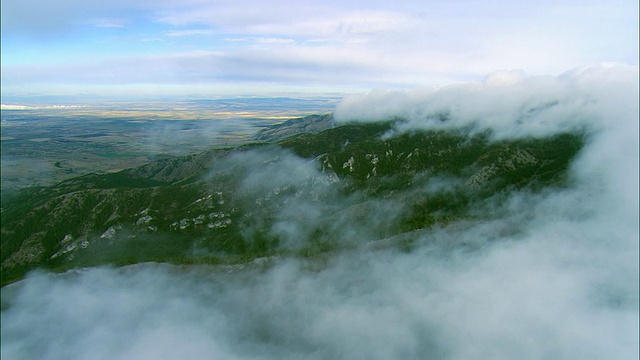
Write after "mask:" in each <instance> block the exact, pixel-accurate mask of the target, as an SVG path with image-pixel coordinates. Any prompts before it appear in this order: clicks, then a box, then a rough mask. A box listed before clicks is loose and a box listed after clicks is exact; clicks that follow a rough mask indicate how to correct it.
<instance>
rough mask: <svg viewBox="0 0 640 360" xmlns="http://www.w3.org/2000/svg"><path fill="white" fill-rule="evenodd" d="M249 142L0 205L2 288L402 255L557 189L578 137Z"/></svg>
mask: <svg viewBox="0 0 640 360" xmlns="http://www.w3.org/2000/svg"><path fill="white" fill-rule="evenodd" d="M325 128H326V129H325ZM322 129H324V130H323V131H319V130H322ZM318 131H319V132H318ZM314 132H315V133H314ZM257 139H258V140H273V141H270V142H265V141H262V142H258V143H255V144H251V145H245V146H241V147H238V148H233V149H212V150H209V151H206V152H203V153H199V154H193V155H189V156H183V157H176V158H171V159H163V160H159V161H155V162H152V163H149V164H146V165H144V166H141V167H137V168H132V169H127V170H124V171H121V172H118V173H114V174H100V175H98V174H90V175H86V176H82V177H78V178H74V179H71V180H67V181H64V182H61V183H59V184H57V185H55V186H51V187H43V188H37V189H28V190H25V191H23V192H21V193H20V194H18V195H16V196H13V197H11V198H3V204H2V227H1V234H2V256H1V259H0V261H1V269H2V284H3V285H4V284H7V283H9V282H12V281H15V280H17V279H20V278H21V277H22V276H23V275H24V274H25V273H26V272H27V271H29V270H30V269H33V268H36V267H46V268H49V269H53V270H60V271H62V270H66V269H70V268H74V267H86V266H94V265H98V264H105V263H113V264H117V265H124V264H131V263H137V262H145V261H156V262H171V263H179V264H193V263H209V264H238V263H246V262H250V261H253V260H256V259H258V258H265V257H271V256H302V257H322V256H325V255H326V254H330V253H331V252H333V251H337V250H339V249H344V248H354V247H358V246H382V245H381V244H383V246H392V247H397V248H398V249H399V250H401V251H411V248H412V239H413V237H414V236H413V235H412V234H415V232H416V231H417V232H419V231H421V230H424V229H429V228H432V227H434V226H446V225H447V224H451V223H452V222H459V221H462V220H464V221H484V220H488V219H491V218H492V217H495V216H498V214H494V213H487V212H484V211H483V210H482V209H483V204H484V203H486V202H488V201H490V202H492V203H496V202H500V201H501V199H504V198H506V195H507V194H509V193H512V192H514V191H523V192H539V191H544V190H545V189H547V188H550V187H563V186H568V185H569V184H570V181H571V179H570V176H569V173H568V169H569V166H570V164H571V161H572V160H573V159H574V157H575V156H576V155H577V153H578V152H579V151H580V149H581V148H582V146H583V145H584V142H585V138H584V135H583V134H581V133H564V134H559V135H555V136H553V137H549V138H524V139H518V140H501V141H497V140H494V139H492V136H491V134H490V133H488V132H485V133H474V132H472V131H467V130H456V131H421V132H413V133H395V132H394V123H393V122H379V123H368V124H347V125H342V126H338V127H333V126H332V122H331V116H330V115H325V116H313V117H306V118H300V119H295V120H292V121H289V122H285V123H283V124H280V125H279V126H277V127H274V128H271V129H266V130H264V131H263V132H262V133H261V134H259V136H258V137H257ZM371 217H378V218H379V221H376V222H374V223H375V224H376V225H375V226H371V221H370V218H371ZM345 229H349V231H346V230H345ZM350 231H351V232H353V231H357V232H358V234H359V236H358V237H354V236H351V235H350V233H349V232H350ZM356 238H357V240H356Z"/></svg>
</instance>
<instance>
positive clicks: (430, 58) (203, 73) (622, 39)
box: [2, 0, 638, 96]
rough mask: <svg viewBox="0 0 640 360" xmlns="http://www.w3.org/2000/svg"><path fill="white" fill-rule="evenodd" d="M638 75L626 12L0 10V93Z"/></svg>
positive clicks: (281, 89) (28, 3) (170, 6)
mask: <svg viewBox="0 0 640 360" xmlns="http://www.w3.org/2000/svg"><path fill="white" fill-rule="evenodd" d="M603 62H613V63H623V64H629V65H633V66H637V65H638V3H637V1H636V0H612V1H591V0H586V1H574V0H569V1H548V0H542V1H538V2H531V1H520V0H518V1H509V2H500V1H493V0H490V1H474V0H459V1H456V0H454V1H444V0H432V1H404V0H400V1H395V2H389V1H359V0H347V1H344V0H341V1H336V0H330V1H292V0H281V1H257V0H248V1H215V0H180V1H178V0H158V1H151V0H113V1H110V2H108V3H107V2H102V1H86V0H84V1H83V0H56V1H49V0H2V94H3V96H5V95H26V94H41V95H74V94H84V95H86V94H89V95H97V96H99V95H101V94H109V95H114V94H115V95H123V96H127V95H129V94H150V95H158V94H166V95H178V96H181V95H182V96H186V95H190V94H204V95H207V94H210V95H217V94H275V93H344V92H358V91H367V90H370V89H373V88H387V89H398V88H400V89H403V88H415V87H422V86H431V85H445V84H449V83H457V82H465V81H477V80H480V79H482V78H483V77H485V76H486V75H488V74H490V73H492V72H494V71H498V70H510V69H520V70H523V71H524V72H525V73H527V74H530V75H538V74H553V75H555V74H559V73H562V72H563V71H566V70H569V69H572V68H575V67H580V66H589V65H594V64H599V63H603Z"/></svg>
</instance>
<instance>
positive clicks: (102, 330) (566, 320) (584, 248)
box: [1, 67, 639, 359]
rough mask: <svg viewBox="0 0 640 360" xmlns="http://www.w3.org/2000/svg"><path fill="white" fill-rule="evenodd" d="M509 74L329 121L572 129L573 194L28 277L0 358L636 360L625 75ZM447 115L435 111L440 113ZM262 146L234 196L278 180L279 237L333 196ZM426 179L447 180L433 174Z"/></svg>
mask: <svg viewBox="0 0 640 360" xmlns="http://www.w3.org/2000/svg"><path fill="white" fill-rule="evenodd" d="M512 75H513V74H512ZM516 75H517V74H516ZM507 78H508V79H506V80H508V81H507V83H505V78H504V77H503V78H502V79H500V81H498V80H496V78H494V79H493V80H492V79H489V80H487V81H486V82H485V83H483V84H473V85H460V86H455V87H447V88H443V89H440V90H428V91H425V92H412V93H404V92H402V93H389V92H385V93H382V92H379V93H377V94H372V95H369V96H365V97H360V98H351V99H346V100H345V101H344V102H343V103H342V105H341V106H340V107H339V109H338V111H337V112H336V114H337V115H340V117H341V119H343V120H344V121H347V120H349V121H352V120H364V121H369V120H370V121H373V120H376V119H384V118H389V117H398V116H401V117H403V118H405V119H406V121H405V122H404V123H403V125H401V126H399V127H398V128H397V129H396V131H399V132H401V131H414V130H417V129H423V128H439V127H449V128H456V127H468V126H474V127H477V128H478V129H492V130H493V131H494V132H495V134H496V136H498V137H502V138H506V137H514V136H515V137H524V136H546V135H550V134H553V133H557V132H562V131H565V130H568V129H575V128H578V129H583V130H586V131H587V134H588V142H587V145H586V146H585V148H584V149H583V150H582V152H581V153H580V155H579V157H578V159H577V160H576V161H575V162H574V164H573V166H572V168H571V170H570V171H571V176H572V178H573V182H572V184H573V185H571V186H570V187H569V188H565V189H553V190H548V191H544V192H539V193H535V194H532V193H527V192H517V193H513V194H512V195H511V196H510V197H509V198H508V199H507V200H505V201H503V202H498V203H499V205H494V204H493V203H492V202H491V200H488V201H486V202H485V203H483V204H481V206H480V207H481V208H479V209H477V211H482V212H485V213H489V214H492V216H490V219H489V220H486V221H470V220H469V221H461V222H453V223H451V224H448V225H446V226H441V227H435V228H433V229H430V230H425V231H419V232H415V233H412V234H409V235H407V236H411V237H412V238H413V240H414V241H415V244H414V247H413V250H412V251H409V252H406V251H401V250H400V249H397V248H395V247H384V246H381V247H376V246H372V247H363V246H360V247H350V248H347V249H344V250H341V251H335V252H333V253H332V254H331V256H329V257H325V258H323V261H321V262H319V263H318V261H316V260H314V259H303V258H298V257H282V258H275V259H271V260H269V261H267V263H266V265H265V264H261V263H252V264H246V265H243V266H240V265H238V266H235V267H222V266H221V267H178V266H170V265H158V264H140V265H136V266H131V267H126V268H120V269H116V268H94V269H84V270H78V271H70V272H68V273H65V274H58V275H56V274H47V273H33V274H31V275H30V276H29V277H28V278H27V279H25V280H24V281H22V282H20V283H17V284H14V285H11V286H9V287H5V288H4V289H3V290H2V296H3V300H2V302H3V311H2V347H1V351H2V353H1V355H2V357H3V358H7V359H12V358H39V359H106V358H110V359H134V358H135V359H144V358H148V359H164V358H166V359H169V358H176V357H180V358H183V359H202V358H228V359H234V358H238V359H240V358H242V359H254V358H255V359H336V358H343V359H489V358H490V359H514V358H518V359H549V358H552V359H585V358H588V359H632V358H636V357H637V354H638V336H639V334H638V325H639V324H638V315H639V311H638V302H639V299H638V292H639V288H638V271H637V270H638V251H639V249H638V236H639V233H638V103H637V98H638V87H637V82H638V77H637V69H628V68H618V67H614V68H595V69H583V70H580V71H576V72H570V73H566V74H564V75H562V76H560V77H556V78H547V77H545V78H526V77H522V78H520V77H518V76H515V77H514V76H508V77H507ZM496 82H498V84H497V83H496ZM444 113H446V114H447V116H446V119H448V120H445V121H442V120H441V119H438V118H437V117H436V114H444ZM248 154H250V153H247V154H245V155H247V156H248ZM263 156H264V157H263V158H257V157H253V158H250V159H237V160H238V162H240V161H241V160H243V161H244V162H243V163H239V164H238V166H245V169H246V172H245V175H244V176H243V179H244V180H242V181H243V182H242V183H241V184H240V187H241V189H242V191H243V192H244V194H251V193H254V192H258V193H263V192H262V191H263V190H262V188H263V187H266V188H268V189H271V190H273V189H278V188H281V190H286V189H284V188H287V187H288V189H289V190H290V192H288V193H287V192H286V191H285V192H284V193H286V194H289V195H287V196H285V197H281V198H280V200H288V201H289V202H288V203H287V204H288V205H291V207H290V208H289V209H285V208H283V210H282V211H281V212H279V213H277V214H271V215H272V216H273V218H275V219H277V220H278V221H276V222H275V224H276V225H277V224H280V225H278V226H280V227H275V225H274V229H275V230H278V229H280V230H279V231H281V233H280V234H279V235H280V236H281V237H283V238H286V239H289V240H288V241H290V242H292V243H293V242H294V240H295V238H296V236H297V237H304V236H306V235H305V234H306V233H307V232H306V231H307V230H306V229H307V228H306V226H311V225H313V224H314V223H315V222H317V221H326V220H324V219H317V217H318V216H324V215H325V214H326V213H328V212H330V211H329V210H331V209H330V208H329V210H327V208H326V207H325V206H331V205H332V204H338V205H340V204H339V201H340V200H339V198H338V197H337V196H334V195H331V194H332V191H335V188H334V187H335V185H334V184H335V182H334V180H333V178H332V177H331V176H330V175H328V174H323V173H321V172H320V170H319V169H318V168H317V167H315V166H314V165H313V164H311V165H310V164H308V163H307V162H306V161H305V160H303V159H299V158H297V157H294V156H293V155H292V154H290V153H283V152H272V153H266V155H263ZM260 164H262V165H260ZM273 171H279V172H273ZM286 174H289V176H285V175H286ZM443 182H444V184H443ZM424 186H425V190H424V191H437V190H438V189H445V190H446V189H447V186H446V181H445V180H442V179H440V180H438V181H433V182H428V181H427V182H425V183H424ZM313 191H317V192H316V193H315V194H317V195H319V197H318V198H317V200H318V201H317V202H314V201H312V199H313V197H312V196H309V194H312V193H313ZM267 193H268V192H267ZM295 194H302V195H300V196H299V197H298V198H295ZM283 196H284V195H283ZM332 196H333V197H332ZM354 196H359V195H358V194H356V195H354ZM271 199H273V198H271ZM296 199H297V200H296ZM266 201H268V199H267V200H266ZM381 201H382V200H381ZM355 202H356V203H357V201H355ZM376 205H380V206H376ZM387 205H389V204H384V203H383V204H379V203H378V204H376V203H375V202H373V203H371V205H368V207H367V215H368V218H369V219H370V220H369V222H367V221H366V220H364V219H366V217H361V218H359V221H362V222H361V223H357V222H354V223H352V222H348V221H342V222H341V221H340V217H339V216H337V217H335V218H334V219H336V224H337V225H336V229H340V230H341V233H343V234H349V236H350V237H354V238H358V237H359V236H362V237H364V238H366V237H367V233H366V231H364V229H366V225H369V226H370V227H371V228H372V229H380V225H379V224H378V223H380V222H384V221H385V217H386V216H389V214H393V213H394V211H395V210H394V211H391V210H388V211H389V212H390V213H387V214H385V213H383V209H384V208H386V207H387ZM396 210H397V209H396ZM256 211H259V206H257V205H256ZM307 211H308V212H307ZM275 230H274V231H275ZM336 233H338V232H336ZM344 238H345V239H346V238H347V236H346V235H345V236H344ZM302 240H304V239H302Z"/></svg>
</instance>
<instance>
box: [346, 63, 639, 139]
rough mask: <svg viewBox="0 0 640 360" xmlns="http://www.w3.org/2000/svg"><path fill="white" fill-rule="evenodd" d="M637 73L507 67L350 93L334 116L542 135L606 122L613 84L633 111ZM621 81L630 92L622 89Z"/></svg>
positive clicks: (499, 133)
mask: <svg viewBox="0 0 640 360" xmlns="http://www.w3.org/2000/svg"><path fill="white" fill-rule="evenodd" d="M637 74H638V69H637V67H630V66H615V65H614V66H609V65H601V66H596V67H588V68H581V69H576V70H574V71H569V72H565V73H563V74H561V75H560V76H556V77H553V76H531V77H525V76H523V73H522V72H521V71H506V72H504V71H503V72H496V73H493V74H491V75H489V76H488V77H487V78H486V79H485V80H484V81H483V82H482V83H468V84H461V85H450V86H444V87H431V88H424V89H417V90H411V91H386V90H376V91H372V92H370V93H368V94H364V95H353V96H348V97H346V98H345V99H344V100H343V101H342V102H341V103H340V104H339V105H338V106H337V108H336V111H335V117H336V121H338V122H349V121H380V120H385V119H390V118H395V117H401V118H403V119H405V120H406V121H405V122H403V123H402V124H401V125H399V130H401V131H405V130H410V129H413V128H422V129H432V128H458V127H469V126H472V127H476V128H477V129H479V130H482V129H486V128H489V129H492V130H493V131H494V132H495V134H496V136H517V135H520V136H530V135H533V136H544V135H548V134H550V133H555V132H558V131H562V130H570V129H576V128H579V127H584V126H589V127H595V128H602V127H608V126H610V124H609V123H608V122H609V121H611V120H610V119H609V118H608V117H606V116H605V115H603V114H600V113H596V112H600V111H601V110H600V109H601V107H602V104H601V103H602V102H603V100H601V98H602V97H603V96H604V95H603V94H602V89H603V88H607V87H612V86H613V87H617V88H616V89H615V90H614V89H612V91H616V92H617V93H618V95H619V96H620V97H619V98H618V100H617V101H618V102H620V103H624V107H623V108H624V109H631V110H629V111H633V109H634V105H633V96H634V94H637V89H634V87H635V85H636V83H637V82H636V80H635V76H637ZM622 87H625V88H626V89H627V90H625V91H626V92H625V91H620V90H619V89H620V88H622ZM635 108H637V106H635ZM612 111H613V110H612ZM625 115H626V116H628V114H625ZM445 119H446V121H443V120H445ZM586 119H592V121H587V120H586Z"/></svg>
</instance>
